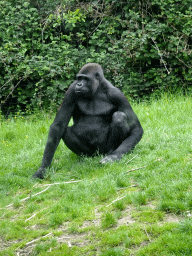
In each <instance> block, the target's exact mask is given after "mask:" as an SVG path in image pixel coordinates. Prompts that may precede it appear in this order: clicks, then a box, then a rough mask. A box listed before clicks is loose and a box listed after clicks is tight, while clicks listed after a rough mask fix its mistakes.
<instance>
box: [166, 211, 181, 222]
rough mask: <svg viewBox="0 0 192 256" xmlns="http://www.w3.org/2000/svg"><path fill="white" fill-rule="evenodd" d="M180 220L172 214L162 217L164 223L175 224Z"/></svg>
mask: <svg viewBox="0 0 192 256" xmlns="http://www.w3.org/2000/svg"><path fill="white" fill-rule="evenodd" d="M180 220H181V218H179V217H178V216H176V215H175V214H172V213H166V214H165V217H164V222H176V223H179V222H180Z"/></svg>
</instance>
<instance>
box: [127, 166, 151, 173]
mask: <svg viewBox="0 0 192 256" xmlns="http://www.w3.org/2000/svg"><path fill="white" fill-rule="evenodd" d="M145 167H147V165H145V166H142V167H139V168H135V169H131V170H129V171H127V172H125V173H124V174H126V173H129V172H133V171H136V170H139V169H142V168H145Z"/></svg>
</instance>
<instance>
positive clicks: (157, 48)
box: [151, 37, 170, 74]
mask: <svg viewBox="0 0 192 256" xmlns="http://www.w3.org/2000/svg"><path fill="white" fill-rule="evenodd" d="M151 39H152V40H153V43H154V44H155V46H153V45H152V46H153V47H154V48H155V49H156V50H157V51H158V54H159V56H160V58H161V60H162V62H163V65H164V67H165V69H166V70H167V73H168V74H170V71H169V70H168V69H167V66H166V64H165V61H164V60H163V58H162V54H161V52H160V50H159V47H158V46H157V44H156V43H155V40H154V39H153V38H152V37H151Z"/></svg>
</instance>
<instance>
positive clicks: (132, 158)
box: [125, 154, 138, 164]
mask: <svg viewBox="0 0 192 256" xmlns="http://www.w3.org/2000/svg"><path fill="white" fill-rule="evenodd" d="M136 156H138V154H137V155H136ZM136 156H134V157H133V158H131V159H130V160H129V161H128V162H127V163H125V164H128V163H129V162H131V161H132V160H133V159H134V158H135V157H136Z"/></svg>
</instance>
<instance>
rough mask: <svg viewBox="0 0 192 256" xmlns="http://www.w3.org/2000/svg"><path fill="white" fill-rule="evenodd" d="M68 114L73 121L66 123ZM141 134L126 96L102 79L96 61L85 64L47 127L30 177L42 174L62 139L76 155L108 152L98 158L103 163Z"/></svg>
mask: <svg viewBox="0 0 192 256" xmlns="http://www.w3.org/2000/svg"><path fill="white" fill-rule="evenodd" d="M71 117H73V122H74V124H73V126H71V127H68V123H69V121H70V118H71ZM142 134H143V129H142V127H141V124H140V122H139V120H138V118H137V116H136V115H135V113H134V112H133V110H132V108H131V106H130V104H129V102H128V101H127V99H126V97H125V96H124V95H123V94H122V92H121V91H120V90H119V89H117V88H115V87H114V86H113V85H112V84H111V83H110V82H109V81H107V80H106V79H105V77H104V75H103V70H102V68H101V66H100V65H99V64H97V63H89V64H86V65H85V66H83V67H82V68H81V70H80V72H79V74H78V75H77V80H76V81H75V82H73V83H72V84H71V85H70V87H69V89H68V90H67V92H66V95H65V97H64V100H63V103H62V105H61V107H60V108H59V110H58V112H57V115H56V117H55V120H54V122H53V124H52V125H51V127H50V131H49V136H48V140H47V144H46V147H45V152H44V156H43V160H42V164H41V167H40V168H39V170H38V171H37V172H36V173H35V174H34V176H33V177H35V178H43V177H44V174H45V169H46V168H47V167H48V166H50V165H51V162H52V159H53V156H54V153H55V150H56V148H57V146H58V144H59V142H60V140H61V139H63V141H64V143H65V144H66V145H67V147H68V148H69V149H71V150H72V151H73V152H74V153H76V154H77V155H87V156H92V155H94V153H95V152H99V153H100V154H107V156H105V157H104V158H103V159H102V160H101V162H100V163H106V162H112V161H115V160H119V159H121V157H122V155H123V154H125V153H127V152H129V151H130V150H132V149H133V148H134V146H135V145H136V144H137V143H138V142H139V141H140V139H141V137H142Z"/></svg>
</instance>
